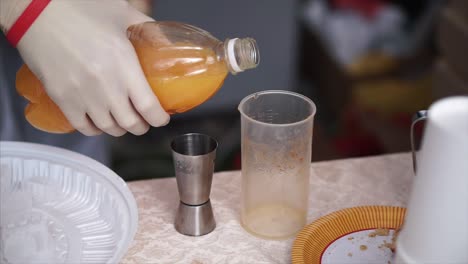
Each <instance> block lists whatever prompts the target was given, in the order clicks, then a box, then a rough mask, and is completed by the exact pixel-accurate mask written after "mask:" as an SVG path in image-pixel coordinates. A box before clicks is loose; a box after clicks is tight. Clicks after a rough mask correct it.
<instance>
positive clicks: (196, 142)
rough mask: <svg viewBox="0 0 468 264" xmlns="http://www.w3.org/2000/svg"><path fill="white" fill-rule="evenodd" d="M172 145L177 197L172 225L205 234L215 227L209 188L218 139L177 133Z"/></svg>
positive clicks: (193, 234)
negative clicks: (178, 198)
mask: <svg viewBox="0 0 468 264" xmlns="http://www.w3.org/2000/svg"><path fill="white" fill-rule="evenodd" d="M171 147H172V157H173V159H174V167H175V175H176V180H177V188H178V190H179V197H180V203H179V208H178V211H177V214H176V218H175V223H174V226H175V229H176V230H177V231H178V232H179V233H182V234H184V235H189V236H202V235H205V234H208V233H210V232H211V231H213V229H214V228H215V227H216V223H215V219H214V216H213V209H212V208H211V202H210V191H211V182H212V179H213V170H214V160H215V157H216V148H217V147H218V143H217V142H216V140H214V139H213V138H211V137H209V136H207V135H203V134H195V133H194V134H184V135H181V136H178V137H176V138H175V139H174V140H173V141H172V143H171Z"/></svg>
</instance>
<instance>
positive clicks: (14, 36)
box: [0, 0, 51, 48]
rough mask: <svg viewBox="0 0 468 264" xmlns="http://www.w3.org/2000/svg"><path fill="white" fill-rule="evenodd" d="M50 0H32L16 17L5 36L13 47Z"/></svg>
mask: <svg viewBox="0 0 468 264" xmlns="http://www.w3.org/2000/svg"><path fill="white" fill-rule="evenodd" d="M0 1H2V0H0ZM50 1H51V0H32V2H31V3H30V4H29V5H28V6H27V7H26V9H24V11H23V13H22V14H21V15H20V16H19V17H18V19H17V20H16V21H15V23H14V24H13V26H12V27H11V28H10V30H8V33H7V35H6V38H7V40H8V42H10V44H11V45H13V47H15V48H16V45H18V42H19V41H20V40H21V38H22V37H23V36H24V34H25V33H26V31H28V29H29V27H30V26H31V25H32V24H33V23H34V21H36V18H37V17H39V15H40V14H41V13H42V11H43V10H44V9H45V8H46V6H47V5H48V4H49V3H50Z"/></svg>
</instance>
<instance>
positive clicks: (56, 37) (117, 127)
mask: <svg viewBox="0 0 468 264" xmlns="http://www.w3.org/2000/svg"><path fill="white" fill-rule="evenodd" d="M150 20H152V19H151V18H149V17H147V16H145V15H144V14H142V13H140V12H138V11H137V10H136V9H134V8H133V7H131V6H130V5H129V4H128V3H127V2H126V1H125V0H99V1H89V0H73V1H68V0H55V1H52V2H51V3H50V4H49V5H48V6H47V8H46V9H45V10H44V11H43V13H42V14H41V15H40V16H39V17H38V18H37V20H36V21H35V22H34V23H33V24H32V26H31V27H30V28H29V30H28V31H27V32H26V34H25V35H24V36H23V38H22V39H21V41H20V42H19V44H18V46H17V47H18V50H19V52H20V54H21V56H22V57H23V60H24V61H25V63H26V64H27V65H28V66H29V68H30V69H31V71H32V72H34V74H35V75H36V76H37V77H38V78H39V79H40V80H41V82H42V83H43V84H44V87H45V89H46V91H47V94H48V95H49V96H50V97H51V98H52V100H53V101H54V102H55V103H56V104H57V105H58V106H59V107H60V109H61V110H62V112H63V113H64V114H65V116H66V117H67V119H68V120H69V121H70V123H71V124H72V126H73V127H74V128H76V129H77V130H78V131H80V132H81V133H83V134H85V135H97V134H99V133H101V132H102V131H104V132H105V133H108V134H110V135H112V136H121V135H123V134H125V133H126V132H127V131H128V132H130V133H132V134H135V135H141V134H144V133H146V132H147V131H148V129H149V126H150V125H151V126H163V125H165V124H167V123H168V122H169V115H168V114H167V113H166V112H165V111H164V109H163V108H162V107H161V105H160V103H159V101H158V99H157V97H156V96H155V95H154V93H153V92H152V90H151V87H150V86H149V84H148V82H147V81H146V79H145V76H144V74H143V72H142V69H141V66H140V64H139V61H138V58H137V56H136V54H135V51H134V49H133V46H132V44H131V43H130V41H129V40H128V38H127V36H126V30H127V28H128V27H129V26H130V25H134V24H138V23H142V22H145V21H150Z"/></svg>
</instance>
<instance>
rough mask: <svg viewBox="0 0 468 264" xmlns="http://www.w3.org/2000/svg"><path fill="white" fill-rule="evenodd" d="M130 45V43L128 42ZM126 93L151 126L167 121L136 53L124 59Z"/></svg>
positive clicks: (165, 123) (162, 124) (160, 124)
mask: <svg viewBox="0 0 468 264" xmlns="http://www.w3.org/2000/svg"><path fill="white" fill-rule="evenodd" d="M129 45H130V44H129ZM126 64H127V69H128V71H127V72H126V76H125V77H126V78H125V80H126V81H127V86H128V95H129V97H130V100H131V102H132V104H133V106H134V107H135V109H136V111H137V112H138V113H139V114H140V116H141V117H142V118H143V119H144V120H145V121H146V122H147V123H148V124H150V125H151V126H154V127H160V126H164V125H167V124H168V123H169V119H170V118H169V114H168V113H166V111H165V110H164V109H163V108H162V106H161V104H160V103H159V100H158V98H157V97H156V95H155V94H154V92H153V90H152V89H151V87H150V86H149V84H148V81H147V80H146V78H145V76H144V74H143V70H142V69H141V66H140V63H139V62H138V58H137V56H136V54H133V55H132V59H129V60H127V61H126Z"/></svg>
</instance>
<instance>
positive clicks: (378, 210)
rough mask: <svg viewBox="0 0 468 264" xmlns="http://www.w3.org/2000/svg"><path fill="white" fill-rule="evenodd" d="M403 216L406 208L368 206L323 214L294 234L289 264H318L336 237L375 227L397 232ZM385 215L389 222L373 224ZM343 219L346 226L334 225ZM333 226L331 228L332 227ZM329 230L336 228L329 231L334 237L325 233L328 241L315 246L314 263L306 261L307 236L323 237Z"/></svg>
mask: <svg viewBox="0 0 468 264" xmlns="http://www.w3.org/2000/svg"><path fill="white" fill-rule="evenodd" d="M405 213H406V208H404V207H399V206H382V205H370V206H357V207H350V208H345V209H341V210H338V211H335V212H332V213H330V214H327V215H324V216H322V217H320V218H318V219H317V220H315V221H313V222H312V223H310V224H308V225H307V226H305V227H304V228H303V229H302V230H301V231H300V232H299V233H298V235H297V236H296V238H295V240H294V242H293V246H292V250H291V263H292V264H306V263H321V259H322V256H323V253H324V252H325V250H326V249H327V248H328V247H329V246H330V245H331V244H332V243H333V242H334V241H336V240H337V239H339V238H340V237H343V236H346V235H348V234H350V233H354V232H358V231H364V230H371V229H376V228H387V229H398V228H399V227H400V226H401V225H402V224H403V220H404V216H405ZM389 216H392V219H390V220H391V221H384V222H386V223H385V224H380V225H377V224H376V223H375V221H379V219H377V218H379V217H381V218H382V217H383V218H385V217H387V218H388V217H389ZM350 217H351V218H350ZM346 218H348V220H352V221H351V222H350V221H348V222H346V225H338V223H340V220H341V221H343V220H345V219H346ZM362 220H366V221H365V223H363V221H362ZM380 220H382V219H380ZM337 221H338V223H337ZM333 224H335V226H333ZM363 224H364V227H358V226H362V225H363ZM332 227H336V229H333V230H334V231H335V233H336V234H334V235H333V236H332V237H330V234H328V239H324V240H321V241H320V242H321V245H316V247H317V248H316V249H315V250H314V251H315V254H314V255H313V256H314V257H315V259H316V260H314V261H315V262H306V259H305V254H306V252H305V249H306V247H307V245H308V244H309V245H310V244H311V243H309V242H310V241H309V240H310V237H312V236H315V237H317V235H322V236H324V234H326V233H327V230H330V228H332ZM317 253H318V254H317ZM317 259H318V261H317Z"/></svg>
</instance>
